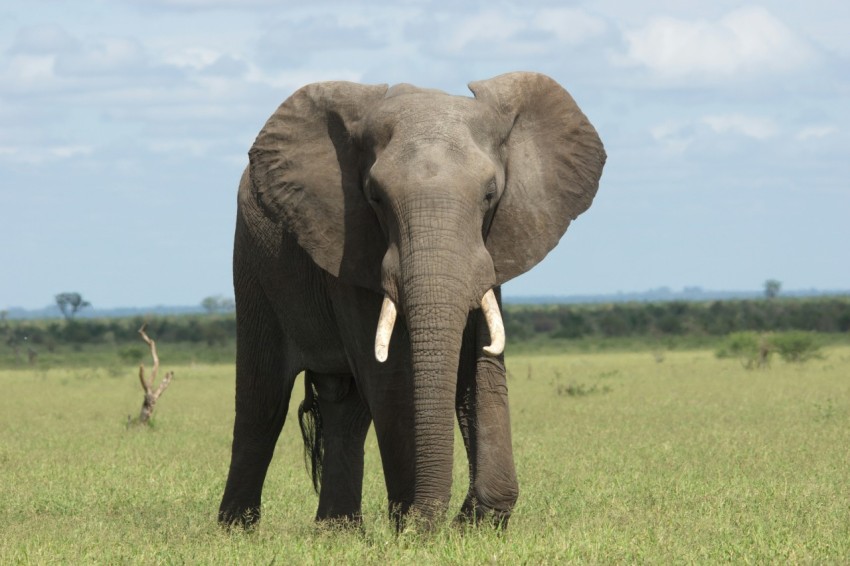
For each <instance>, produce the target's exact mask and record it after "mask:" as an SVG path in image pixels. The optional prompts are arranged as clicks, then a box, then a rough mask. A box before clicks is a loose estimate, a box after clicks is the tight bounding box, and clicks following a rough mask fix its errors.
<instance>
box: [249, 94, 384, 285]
mask: <svg viewBox="0 0 850 566" xmlns="http://www.w3.org/2000/svg"><path fill="white" fill-rule="evenodd" d="M386 91H387V86H386V85H361V84H356V83H348V82H324V83H314V84H311V85H307V86H305V87H303V88H301V89H300V90H298V91H297V92H295V94H293V95H292V96H290V97H289V98H288V99H287V100H286V101H285V102H284V103H283V104H281V105H280V107H279V108H278V109H277V110H276V111H275V113H274V114H272V116H271V118H269V120H268V121H267V122H266V124H265V126H263V129H262V130H261V131H260V134H259V135H258V136H257V139H256V141H255V142H254V145H253V147H252V148H251V150H250V151H249V152H248V156H249V159H250V173H251V186H252V191H253V192H254V195H255V197H256V198H257V200H258V202H259V203H260V205H261V207H262V208H263V210H264V211H265V213H266V214H267V215H268V216H269V217H270V218H271V219H272V220H274V221H275V222H278V221H279V222H282V223H283V226H284V228H285V229H286V230H287V231H288V232H289V233H291V234H292V235H294V236H295V238H296V239H297V241H298V244H299V245H300V246H301V247H302V248H303V249H304V250H305V251H306V252H307V253H308V254H310V257H312V258H313V261H315V262H316V264H318V265H319V267H321V268H322V269H324V270H325V271H327V272H329V273H330V274H332V275H334V276H336V277H339V278H340V279H343V280H345V281H346V282H348V283H352V284H355V285H359V286H362V287H367V288H371V289H374V290H376V291H379V292H380V290H381V284H380V269H381V258H382V257H383V255H384V252H385V251H386V247H387V244H386V241H385V239H384V236H383V233H382V232H381V229H380V225H379V224H378V220H377V217H376V216H375V213H374V211H373V210H372V208H371V207H370V206H369V203H368V202H367V201H366V198H365V197H364V196H363V193H362V190H361V178H360V152H359V150H358V148H357V147H356V145H355V143H354V142H353V139H352V134H351V132H352V131H353V129H354V128H355V127H356V126H357V124H358V122H360V121H361V120H362V119H363V118H364V117H365V116H366V114H367V113H368V112H369V109H370V108H371V107H372V106H374V105H375V104H376V103H377V102H378V101H379V100H381V99H382V98H383V97H384V94H385V93H386Z"/></svg>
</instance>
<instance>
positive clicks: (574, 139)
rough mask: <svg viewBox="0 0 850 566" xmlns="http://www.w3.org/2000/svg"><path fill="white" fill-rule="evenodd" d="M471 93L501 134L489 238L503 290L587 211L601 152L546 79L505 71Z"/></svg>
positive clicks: (570, 104)
mask: <svg viewBox="0 0 850 566" xmlns="http://www.w3.org/2000/svg"><path fill="white" fill-rule="evenodd" d="M469 89H470V90H471V91H472V92H473V94H475V98H476V100H479V101H481V102H484V103H486V104H488V105H489V106H490V107H491V108H492V110H493V111H495V113H496V115H497V121H501V124H502V135H503V136H504V155H503V158H504V160H505V192H504V194H503V195H502V198H501V200H500V201H499V205H498V208H497V209H496V212H495V214H494V216H493V222H492V224H491V226H490V231H489V233H488V236H487V249H488V250H489V252H490V255H491V256H492V258H493V264H494V266H495V268H496V278H497V280H498V282H499V283H500V284H501V283H504V282H505V281H507V280H509V279H511V278H513V277H516V276H517V275H520V274H522V273H525V272H526V271H528V270H529V269H531V268H532V267H533V266H534V265H536V264H537V263H539V262H540V261H541V260H542V259H543V258H544V257H545V256H546V254H547V253H549V251H550V250H552V248H554V247H555V245H556V244H557V243H558V241H559V240H560V239H561V236H563V234H564V232H565V231H566V230H567V227H568V226H569V224H570V222H571V221H572V220H574V219H575V218H576V217H577V216H578V215H579V214H581V213H582V212H584V211H585V210H587V208H588V207H589V206H590V203H591V202H592V201H593V197H594V195H595V194H596V190H597V188H598V186H599V178H600V176H601V175H602V168H603V166H604V165H605V158H606V156H605V149H604V148H603V146H602V141H601V140H600V139H599V135H598V134H597V133H596V130H595V129H594V128H593V126H592V125H591V124H590V122H589V121H588V119H587V117H585V115H584V114H583V113H582V111H581V110H580V109H579V107H578V106H577V105H576V103H575V101H574V100H573V99H572V97H571V96H570V95H569V93H567V91H566V90H564V89H563V88H562V87H561V86H560V85H559V84H558V83H556V82H555V81H554V80H552V79H551V78H549V77H547V76H545V75H541V74H537V73H509V74H506V75H501V76H498V77H495V78H492V79H489V80H486V81H478V82H473V83H470V85H469Z"/></svg>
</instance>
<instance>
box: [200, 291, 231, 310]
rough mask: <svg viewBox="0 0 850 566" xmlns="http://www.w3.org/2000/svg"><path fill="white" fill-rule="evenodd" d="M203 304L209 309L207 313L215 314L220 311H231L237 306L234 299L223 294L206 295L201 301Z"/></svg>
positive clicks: (205, 308)
mask: <svg viewBox="0 0 850 566" xmlns="http://www.w3.org/2000/svg"><path fill="white" fill-rule="evenodd" d="M201 306H202V307H203V308H204V310H205V311H207V314H215V313H219V312H230V311H232V310H233V309H235V308H236V303H235V302H234V301H233V299H227V298H225V297H222V296H221V295H215V296H211V297H206V298H205V299H204V300H203V301H201Z"/></svg>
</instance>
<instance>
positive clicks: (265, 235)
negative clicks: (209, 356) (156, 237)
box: [219, 73, 605, 529]
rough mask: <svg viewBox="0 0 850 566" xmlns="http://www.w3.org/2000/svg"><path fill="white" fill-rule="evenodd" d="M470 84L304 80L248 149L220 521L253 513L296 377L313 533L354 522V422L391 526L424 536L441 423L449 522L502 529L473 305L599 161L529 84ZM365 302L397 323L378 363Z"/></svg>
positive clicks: (495, 413)
mask: <svg viewBox="0 0 850 566" xmlns="http://www.w3.org/2000/svg"><path fill="white" fill-rule="evenodd" d="M470 90H472V92H473V93H474V95H475V97H474V98H470V97H462V96H450V95H447V94H445V93H442V92H439V91H434V90H425V89H420V88H417V87H414V86H411V85H397V86H395V87H393V88H390V89H388V88H387V87H386V86H385V85H360V84H353V83H345V82H327V83H317V84H311V85H308V86H306V87H304V88H302V89H300V90H299V91H297V92H296V93H295V94H293V95H292V96H291V97H290V98H289V99H288V100H287V101H286V102H284V103H283V104H282V105H281V106H280V107H279V108H278V110H277V111H276V112H275V113H274V114H273V115H272V117H271V118H270V119H269V121H268V122H267V123H266V125H265V126H264V128H263V130H262V131H261V132H260V134H259V136H258V137H257V140H256V142H255V143H254V146H253V147H252V149H251V151H250V154H249V155H250V165H249V167H248V169H247V170H246V171H245V174H244V175H243V177H242V181H241V184H240V187H239V210H238V215H237V223H236V239H235V246H234V286H235V292H236V307H237V310H236V316H237V367H236V423H235V426H234V432H233V452H232V460H231V464H230V473H229V475H228V479H227V486H226V488H225V492H224V497H223V499H222V502H221V507H220V510H219V520H220V521H221V522H222V523H225V524H233V523H237V524H242V525H250V524H252V523H253V522H255V521H257V520H258V519H259V516H260V495H261V492H262V487H263V482H264V479H265V475H266V470H267V468H268V466H269V462H270V460H271V458H272V453H273V451H274V447H275V442H276V441H277V438H278V435H279V434H280V431H281V427H282V426H283V423H284V420H285V417H286V411H287V407H288V406H289V400H290V395H291V392H292V388H293V382H294V380H295V377H296V375H297V374H298V373H299V372H301V371H302V370H306V372H307V380H308V383H313V384H315V386H316V390H317V392H318V405H319V409H320V413H321V421H322V429H323V435H324V439H323V442H324V461H323V467H322V478H321V480H322V481H321V491H320V495H319V507H318V512H317V519H320V520H323V519H350V520H354V521H359V519H360V508H361V507H360V501H361V487H362V479H363V446H364V440H365V437H366V432H367V429H368V427H369V425H370V423H374V425H375V430H376V433H377V438H378V444H379V447H380V451H381V460H382V463H383V468H384V476H385V478H386V486H387V493H388V498H389V505H390V513H391V515H392V516H393V517H394V518H395V519H396V520H397V521H398V524H399V525H400V524H402V522H403V520H404V518H405V517H409V516H414V517H417V520H418V521H421V523H422V524H424V528H425V529H427V528H429V527H431V526H433V525H434V524H436V522H437V521H438V520H440V519H441V517H443V516H444V515H445V512H446V510H447V506H448V502H449V495H450V489H451V483H452V452H453V446H452V443H453V427H454V419H455V417H457V419H458V421H459V423H460V429H461V431H462V434H463V439H464V444H465V447H466V451H467V454H468V455H469V463H470V485H469V492H468V495H467V497H466V501H465V502H464V503H463V506H462V508H461V511H460V515H459V517H460V518H463V519H467V520H470V521H473V522H477V521H479V520H480V519H482V518H488V519H490V520H493V521H495V522H496V523H497V524H505V523H506V521H507V518H508V517H509V516H510V512H511V509H512V507H513V505H514V503H515V501H516V499H517V495H518V488H517V481H516V475H515V471H514V463H513V456H512V452H511V435H510V418H509V414H508V398H507V386H506V380H505V367H504V363H503V357H502V356H491V355H488V354H486V353H484V352H483V351H482V347H483V346H487V345H488V344H489V343H490V336H489V331H488V329H487V326H486V324H485V323H484V320H483V319H484V317H483V315H482V311H481V309H480V301H481V298H482V295H484V293H485V292H486V291H487V290H489V289H494V290H496V291H497V296H498V290H499V285H500V284H502V283H504V282H505V281H507V280H509V279H511V278H512V277H515V276H516V275H519V274H521V273H523V272H525V271H527V270H528V269H530V268H531V267H532V266H534V265H535V264H537V263H538V262H539V261H540V260H541V259H543V257H544V256H545V255H546V254H547V253H548V252H549V251H550V250H551V249H552V248H553V247H554V246H555V245H556V244H557V242H558V240H559V239H560V238H561V236H562V235H563V233H564V231H565V230H566V229H567V226H568V225H569V223H570V221H571V220H573V219H574V218H575V217H576V216H578V215H579V214H580V213H582V212H583V211H584V210H586V209H587V208H588V206H590V203H591V201H592V200H593V196H594V194H595V193H596V189H597V186H598V182H599V177H600V175H601V173H602V167H603V165H604V163H605V151H604V149H603V147H602V143H601V141H600V140H599V137H598V136H597V134H596V131H595V130H594V128H593V126H591V124H590V123H589V122H588V121H587V118H586V117H585V116H584V114H582V113H581V111H580V110H579V108H578V107H577V106H576V104H575V102H574V101H573V100H572V98H571V97H570V95H569V94H567V92H566V91H565V90H564V89H563V88H561V87H560V86H559V85H558V84H557V83H556V82H555V81H553V80H552V79H550V78H548V77H546V76H543V75H539V74H534V73H511V74H507V75H502V76H499V77H495V78H493V79H490V80H486V81H479V82H474V83H471V84H470ZM384 296H387V297H389V298H391V299H392V300H393V302H394V303H395V304H396V305H397V306H398V312H399V316H398V322H397V323H396V325H395V330H394V332H393V334H392V338H391V342H390V348H389V358H388V359H387V361H386V362H384V363H379V362H378V361H376V358H375V353H374V342H375V330H376V324H377V321H378V314H379V311H380V308H381V302H382V299H383V297H384ZM411 514H412V515H411ZM417 524H418V523H417Z"/></svg>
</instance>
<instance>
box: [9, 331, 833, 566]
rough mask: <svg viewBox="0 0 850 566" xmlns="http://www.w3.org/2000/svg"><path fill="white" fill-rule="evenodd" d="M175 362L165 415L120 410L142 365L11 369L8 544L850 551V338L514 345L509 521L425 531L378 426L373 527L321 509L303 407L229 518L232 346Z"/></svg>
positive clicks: (128, 406) (292, 556)
mask: <svg viewBox="0 0 850 566" xmlns="http://www.w3.org/2000/svg"><path fill="white" fill-rule="evenodd" d="M163 366H164V367H163V370H165V369H174V370H175V372H176V377H175V378H174V381H173V382H172V385H171V387H170V388H169V389H168V390H167V391H166V392H165V394H164V395H163V397H162V399H161V400H160V402H159V405H158V406H157V413H156V422H155V425H154V427H153V428H152V429H150V430H145V429H138V428H130V429H128V428H126V422H127V417H128V415H133V416H136V415H137V413H138V410H139V407H140V405H141V400H142V399H141V398H142V394H141V388H140V387H139V384H138V379H137V377H136V375H135V372H134V370H132V368H131V367H129V366H128V367H127V368H126V370H120V369H116V368H114V367H111V368H108V369H107V368H103V369H87V368H85V367H72V368H65V369H60V368H56V367H53V368H49V369H44V368H42V369H37V370H32V369H21V370H3V371H0V386H2V390H3V395H2V396H0V564H15V563H37V564H49V563H65V564H81V563H108V564H118V563H127V562H129V563H143V564H158V563H165V564H179V563H191V564H206V563H211V564H234V563H242V564H271V563H276V564H287V563H304V564H313V563H316V564H320V563H321V564H327V563H363V564H396V563H399V564H404V563H416V564H429V563H459V564H482V563H504V564H522V563H526V564H546V563H551V564H561V563H564V562H582V563H587V562H590V563H617V562H621V563H622V562H641V563H646V562H649V563H681V562H690V563H693V562H696V563H717V562H732V563H818V564H823V563H847V562H849V561H850V346H847V345H844V346H840V345H833V346H830V347H828V348H827V349H826V350H825V358H823V359H820V360H815V361H810V362H808V363H806V364H804V365H793V364H785V363H783V362H782V361H780V360H775V361H774V362H773V365H772V367H771V368H769V369H767V370H758V371H747V370H744V369H743V368H742V367H741V365H740V363H739V362H737V361H735V360H718V359H716V358H715V357H714V355H713V354H712V353H711V352H709V351H707V350H693V351H675V352H669V351H667V352H661V351H655V352H651V351H645V352H625V353H624V352H573V353H567V354H558V355H546V354H536V355H513V356H511V357H509V360H508V366H509V372H510V378H509V386H510V389H511V393H510V394H511V402H512V416H513V431H514V446H515V452H516V459H517V473H518V476H519V481H520V488H521V495H520V501H519V503H518V505H517V508H516V510H515V513H514V516H513V518H512V520H511V526H510V529H509V530H508V531H507V533H505V534H504V535H498V534H497V533H495V532H493V531H492V530H490V529H480V530H467V531H466V532H461V531H458V530H455V529H454V528H451V527H448V526H447V527H446V528H445V529H444V530H443V531H441V532H439V533H437V534H436V535H434V536H430V537H424V538H423V537H419V536H417V535H415V534H402V535H398V536H397V535H396V534H395V533H394V532H393V530H392V529H391V527H390V525H389V522H388V521H387V519H386V517H385V506H386V493H385V490H384V487H383V478H382V475H381V471H380V465H379V461H378V453H377V446H376V443H375V439H374V437H373V436H370V438H369V441H368V443H367V447H366V452H367V454H366V458H367V461H366V466H367V470H366V474H367V475H366V480H365V493H364V513H365V526H364V531H363V532H362V533H358V532H335V531H329V530H321V529H318V528H317V527H316V526H315V525H314V523H313V521H312V517H313V514H314V512H315V505H316V498H315V495H313V493H312V492H311V488H310V485H309V480H308V477H307V473H306V472H305V469H304V464H303V460H302V456H301V446H300V439H299V435H298V430H297V426H295V424H294V419H292V418H291V419H290V420H289V422H288V424H287V426H286V427H285V428H284V432H283V435H282V436H281V439H280V442H279V445H278V452H277V455H276V457H275V459H274V461H273V463H272V467H271V469H270V471H269V475H268V479H267V482H266V488H265V498H264V517H263V521H262V523H261V525H260V527H259V529H257V530H256V531H255V532H252V533H244V532H232V533H227V532H224V531H222V530H221V529H219V528H218V526H217V525H216V523H215V513H216V509H217V505H218V501H219V497H220V496H221V492H222V488H223V484H224V480H225V474H226V471H227V465H228V457H229V446H230V434H231V426H232V422H233V368H232V366H231V365H180V366H169V364H168V363H167V359H165V358H163ZM296 387H298V385H296ZM298 391H300V389H297V390H296V394H295V395H294V396H293V397H294V399H293V402H298V401H300V394H299V393H298ZM290 414H291V413H290ZM455 447H456V454H457V458H456V464H455V470H456V471H455V484H454V499H453V502H452V509H453V511H455V510H457V508H458V507H459V505H460V502H461V500H462V498H463V494H464V489H465V485H466V482H467V477H466V461H465V456H464V455H463V451H462V447H461V444H460V442H459V441H458V442H456V443H455Z"/></svg>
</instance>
